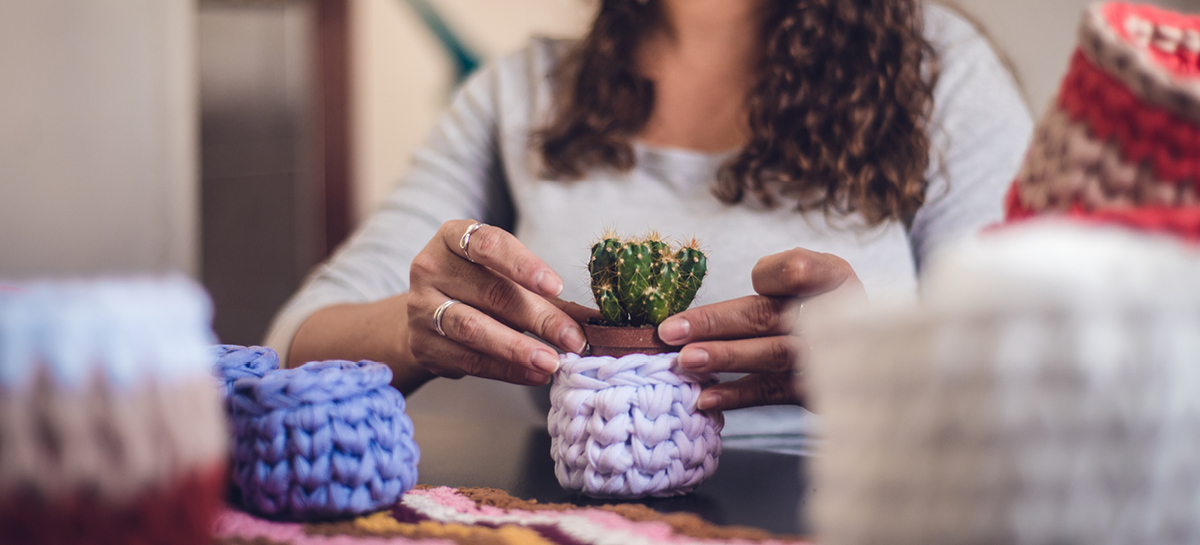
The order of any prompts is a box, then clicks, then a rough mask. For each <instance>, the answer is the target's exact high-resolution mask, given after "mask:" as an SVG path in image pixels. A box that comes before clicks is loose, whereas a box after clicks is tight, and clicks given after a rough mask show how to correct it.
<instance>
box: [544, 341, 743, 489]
mask: <svg viewBox="0 0 1200 545" xmlns="http://www.w3.org/2000/svg"><path fill="white" fill-rule="evenodd" d="M678 356H679V354H678V353H671V354H656V355H646V354H630V355H628V356H624V357H621V358H613V357H609V356H596V357H586V358H581V357H579V356H578V355H575V354H566V355H564V356H562V366H561V367H560V368H559V371H558V372H557V373H556V374H555V375H554V385H553V386H552V387H551V389H550V402H551V409H550V415H549V418H548V424H549V428H550V437H551V443H550V453H551V455H552V456H553V458H554V474H555V476H556V477H558V482H559V484H561V485H562V487H563V488H566V489H568V490H577V491H580V492H583V493H584V494H587V495H589V496H594V497H609V498H640V497H645V496H673V495H677V494H686V493H688V492H691V491H692V490H693V489H695V488H696V486H698V485H699V484H700V483H702V482H704V481H705V480H706V479H708V478H709V477H710V476H712V474H713V472H714V471H716V469H717V459H718V457H720V455H721V436H720V433H721V427H722V426H723V425H724V422H725V421H724V418H723V417H722V416H721V414H720V413H713V414H709V413H705V412H698V411H696V401H697V399H698V398H699V397H700V390H701V389H702V388H703V387H704V386H707V385H709V384H713V383H715V382H716V380H717V379H716V375H712V374H706V373H692V372H689V371H685V370H683V368H681V367H679V365H678Z"/></svg>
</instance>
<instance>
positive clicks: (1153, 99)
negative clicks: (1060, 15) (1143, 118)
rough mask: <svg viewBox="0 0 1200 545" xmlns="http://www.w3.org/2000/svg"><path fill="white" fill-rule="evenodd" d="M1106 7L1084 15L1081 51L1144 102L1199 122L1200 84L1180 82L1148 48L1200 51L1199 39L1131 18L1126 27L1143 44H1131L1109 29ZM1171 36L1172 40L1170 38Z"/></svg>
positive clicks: (1098, 6)
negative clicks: (1130, 29)
mask: <svg viewBox="0 0 1200 545" xmlns="http://www.w3.org/2000/svg"><path fill="white" fill-rule="evenodd" d="M1103 6H1104V4H1102V3H1095V4H1092V5H1091V6H1089V7H1088V9H1087V11H1086V12H1085V13H1084V16H1083V22H1082V23H1081V24H1080V27H1079V48H1080V49H1081V50H1082V51H1083V53H1084V55H1086V56H1087V57H1088V59H1090V60H1091V61H1092V63H1094V64H1095V65H1096V66H1098V67H1100V68H1101V69H1102V70H1104V71H1105V72H1107V73H1108V74H1110V75H1112V76H1113V77H1115V78H1117V79H1118V80H1120V81H1121V82H1122V83H1124V84H1125V86H1126V87H1128V88H1129V90H1130V91H1132V92H1133V93H1134V94H1135V95H1137V96H1138V97H1140V98H1141V99H1142V100H1145V101H1146V102H1148V103H1150V104H1154V105H1156V106H1160V107H1162V108H1166V109H1168V110H1170V111H1172V112H1175V113H1177V114H1179V115H1182V116H1184V117H1186V118H1188V119H1190V120H1192V121H1194V122H1200V80H1196V79H1193V78H1188V79H1185V78H1181V77H1178V76H1176V75H1175V74H1173V73H1171V72H1170V71H1169V70H1167V69H1166V68H1164V67H1163V66H1162V65H1161V64H1159V63H1158V61H1156V60H1154V58H1152V57H1151V56H1150V54H1149V52H1148V50H1147V48H1149V47H1157V48H1166V49H1168V50H1171V51H1173V49H1170V48H1178V47H1187V48H1189V49H1190V48H1198V49H1200V35H1193V33H1192V32H1191V31H1189V32H1187V33H1186V34H1181V35H1180V36H1178V37H1176V36H1173V34H1175V31H1178V30H1179V29H1170V30H1169V29H1168V27H1164V26H1161V25H1155V24H1154V23H1153V22H1152V21H1148V20H1146V19H1141V18H1137V17H1130V18H1128V19H1127V20H1126V21H1125V22H1124V23H1122V24H1126V25H1132V26H1133V27H1134V28H1137V29H1140V30H1139V32H1137V33H1135V34H1136V35H1137V36H1139V37H1140V38H1138V41H1139V42H1140V43H1129V42H1127V41H1125V40H1123V39H1121V37H1120V36H1118V35H1117V33H1116V31H1114V30H1113V29H1112V27H1110V26H1109V23H1108V21H1107V19H1106V18H1105V17H1104V14H1103V11H1102V8H1103ZM1168 36H1169V37H1168Z"/></svg>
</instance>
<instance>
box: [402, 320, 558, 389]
mask: <svg viewBox="0 0 1200 545" xmlns="http://www.w3.org/2000/svg"><path fill="white" fill-rule="evenodd" d="M454 306H456V307H457V306H461V305H454ZM530 340H532V339H530ZM535 342H536V341H535ZM413 354H414V355H415V356H416V357H417V361H418V362H420V363H421V364H422V366H423V367H425V368H426V369H428V370H429V371H430V372H431V373H433V374H435V375H438V376H441V377H447V378H461V377H463V376H466V375H471V376H477V377H483V378H489V379H493V380H502V381H504V382H510V383H513V384H520V385H528V386H540V385H543V384H546V383H547V382H549V381H550V375H549V374H547V373H542V372H539V371H536V370H531V369H529V368H527V367H525V366H523V365H520V364H517V363H514V362H510V361H504V360H501V359H498V358H495V357H492V356H489V355H487V354H484V353H482V352H479V351H476V350H471V349H469V348H466V347H465V346H463V345H462V344H459V343H457V342H455V341H453V340H450V339H444V338H442V337H438V336H437V334H436V333H435V334H434V336H432V337H429V338H427V339H425V340H424V342H422V343H420V345H419V348H414V350H413Z"/></svg>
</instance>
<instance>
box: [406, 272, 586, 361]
mask: <svg viewBox="0 0 1200 545" xmlns="http://www.w3.org/2000/svg"><path fill="white" fill-rule="evenodd" d="M525 293H528V292H525ZM531 297H534V298H537V296H533V295H531ZM449 299H450V297H449V296H447V295H446V294H444V293H442V292H440V291H438V290H436V289H427V290H422V291H420V292H412V293H411V294H410V296H409V300H408V305H409V330H410V335H418V334H419V335H418V336H415V337H413V339H414V340H415V341H421V342H427V341H429V339H430V338H431V337H436V338H438V339H441V338H442V336H441V334H439V333H437V325H436V324H435V318H434V316H435V314H436V306H435V304H436V305H441V304H442V303H444V302H445V301H447V300H449ZM542 302H543V303H545V301H542ZM545 304H546V305H547V306H548V307H549V309H550V311H551V312H554V313H557V314H558V315H559V316H558V319H559V320H560V321H562V322H564V323H566V324H567V327H572V328H578V327H579V325H578V324H576V323H575V322H573V321H571V319H570V317H569V316H567V315H566V314H565V313H562V312H561V311H559V310H558V309H556V308H554V306H553V305H549V303H545ZM441 323H442V331H444V332H445V337H444V338H446V339H450V340H451V341H454V342H457V343H459V344H462V345H463V346H464V347H466V348H470V349H471V350H474V351H477V352H480V353H482V354H484V355H487V356H488V357H491V358H495V359H497V360H502V361H506V362H513V363H516V364H518V365H522V366H524V367H526V368H527V369H528V370H531V371H538V372H540V373H553V372H554V371H556V370H558V354H557V353H556V352H555V351H554V350H552V349H551V348H549V347H547V346H546V345H544V344H542V343H541V342H539V341H538V340H536V339H533V338H531V337H528V336H526V335H523V334H521V333H519V332H518V331H516V330H514V329H512V328H510V327H508V326H507V325H505V324H503V323H501V322H500V321H499V320H497V319H496V318H494V317H492V316H490V315H489V314H488V313H487V312H485V311H482V310H480V309H478V308H474V305H472V303H471V302H469V301H468V300H463V302H462V303H461V304H455V305H451V306H450V307H448V308H446V310H445V311H444V312H443V313H442V319H441ZM577 342H578V344H579V345H581V346H580V348H582V345H583V343H584V341H583V340H582V335H580V340H578V341H577ZM412 344H413V346H414V348H413V350H414V354H415V351H416V349H417V348H419V346H418V345H419V344H421V343H419V342H413V343H412ZM418 359H420V358H419V357H418Z"/></svg>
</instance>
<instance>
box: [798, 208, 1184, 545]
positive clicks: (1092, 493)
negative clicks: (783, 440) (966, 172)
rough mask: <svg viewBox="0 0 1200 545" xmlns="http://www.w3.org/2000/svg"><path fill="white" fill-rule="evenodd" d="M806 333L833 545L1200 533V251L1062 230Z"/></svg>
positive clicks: (1148, 538)
mask: <svg viewBox="0 0 1200 545" xmlns="http://www.w3.org/2000/svg"><path fill="white" fill-rule="evenodd" d="M930 271H931V274H930V275H929V276H928V277H927V278H926V283H925V288H926V292H925V295H926V297H927V300H926V304H925V305H924V306H923V307H921V308H904V309H894V310H892V311H888V312H876V313H874V314H870V315H858V316H853V317H848V318H845V319H843V320H841V321H840V322H839V323H836V324H832V325H829V324H827V325H826V326H824V327H821V326H816V327H814V328H813V329H812V334H813V335H812V343H813V347H814V360H813V365H812V366H811V367H810V371H811V372H810V373H809V377H810V378H811V379H812V380H813V381H814V384H815V389H814V392H815V393H814V395H815V397H816V399H815V402H816V411H817V412H818V413H819V414H821V415H822V417H823V424H824V428H823V429H824V431H825V444H824V449H823V451H822V453H821V455H820V456H819V457H817V458H816V459H815V460H814V467H815V475H814V478H815V483H816V490H817V491H816V496H815V498H814V504H815V505H814V512H813V517H814V522H815V525H816V529H817V531H818V535H820V537H821V542H822V543H824V544H827V545H857V544H867V543H889V544H894V545H905V544H921V545H934V544H942V543H946V544H950V543H954V544H961V543H997V544H1051V543H1107V544H1134V543H1156V544H1160V545H1163V544H1184V543H1200V253H1198V252H1197V251H1196V249H1195V248H1190V247H1185V246H1183V245H1182V244H1180V243H1178V242H1176V241H1174V240H1171V239H1166V238H1158V237H1149V236H1143V235H1138V234H1135V233H1133V232H1128V231H1120V230H1116V229H1112V228H1089V227H1083V226H1069V225H1065V224H1059V223H1056V222H1050V223H1046V224H1034V225H1029V226H1025V227H1014V228H1010V229H1008V230H1005V231H1003V232H1000V233H994V234H990V235H988V236H985V237H983V238H982V239H980V240H979V241H975V242H970V243H966V244H963V245H961V246H960V247H959V248H957V250H956V251H954V252H952V253H950V254H948V255H946V256H943V257H942V258H941V259H940V260H937V261H936V262H935V263H933V264H932V266H931V269H930Z"/></svg>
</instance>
